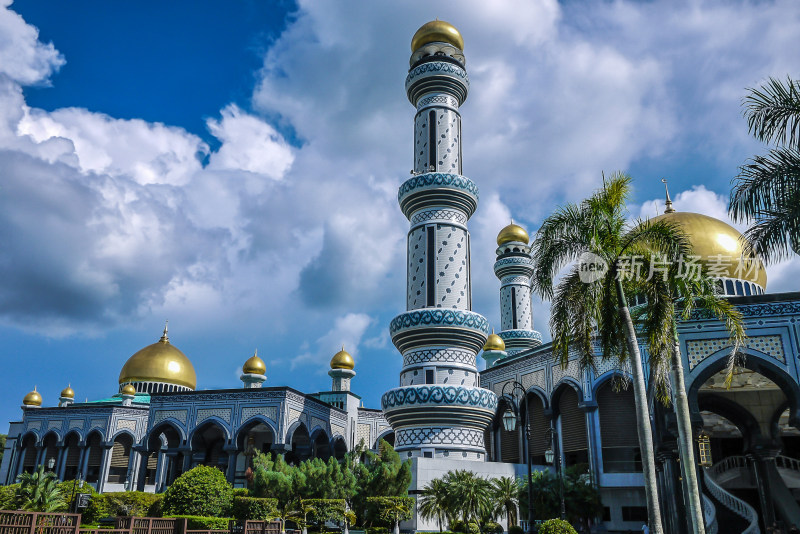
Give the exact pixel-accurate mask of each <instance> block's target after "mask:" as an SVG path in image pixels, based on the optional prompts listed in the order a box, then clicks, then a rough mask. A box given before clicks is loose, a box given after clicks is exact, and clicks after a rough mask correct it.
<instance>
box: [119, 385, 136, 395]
mask: <svg viewBox="0 0 800 534" xmlns="http://www.w3.org/2000/svg"><path fill="white" fill-rule="evenodd" d="M122 394H123V395H136V388H135V387H133V384H125V385H124V386H122Z"/></svg>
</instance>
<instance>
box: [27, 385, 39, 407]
mask: <svg viewBox="0 0 800 534" xmlns="http://www.w3.org/2000/svg"><path fill="white" fill-rule="evenodd" d="M22 404H24V405H25V406H41V405H42V396H41V395H39V392H38V391H36V387H35V386H34V388H33V391H31V392H30V393H28V394H27V395H25V397H24V398H23V399H22Z"/></svg>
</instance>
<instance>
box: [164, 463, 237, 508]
mask: <svg viewBox="0 0 800 534" xmlns="http://www.w3.org/2000/svg"><path fill="white" fill-rule="evenodd" d="M231 504H233V488H232V487H231V485H230V484H228V481H227V480H226V479H225V475H224V474H223V473H222V471H220V470H219V469H217V468H216V467H210V466H205V465H198V466H197V467H195V468H194V469H190V470H189V471H187V472H185V473H184V474H182V475H181V476H179V477H178V478H177V479H175V482H173V483H172V484H170V486H169V488H167V491H166V492H165V493H164V500H163V501H162V503H161V505H162V508H163V512H164V515H168V516H170V517H172V516H174V514H181V515H191V516H202V517H218V516H222V515H225V514H228V513H230V509H231Z"/></svg>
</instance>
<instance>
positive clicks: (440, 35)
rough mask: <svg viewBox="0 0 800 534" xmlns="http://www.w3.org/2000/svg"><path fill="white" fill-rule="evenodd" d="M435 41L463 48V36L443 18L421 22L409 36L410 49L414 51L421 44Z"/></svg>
mask: <svg viewBox="0 0 800 534" xmlns="http://www.w3.org/2000/svg"><path fill="white" fill-rule="evenodd" d="M436 42H442V43H450V44H451V45H453V46H455V47H456V48H458V49H459V50H464V38H463V37H461V33H460V32H459V31H458V30H457V29H456V28H455V26H453V25H452V24H450V23H449V22H445V21H443V20H432V21H430V22H427V23H425V24H423V25H422V26H421V27H420V29H418V30H417V33H415V34H414V37H412V38H411V51H412V52H416V51H417V50H418V49H419V48H420V47H421V46H424V45H426V44H428V43H436Z"/></svg>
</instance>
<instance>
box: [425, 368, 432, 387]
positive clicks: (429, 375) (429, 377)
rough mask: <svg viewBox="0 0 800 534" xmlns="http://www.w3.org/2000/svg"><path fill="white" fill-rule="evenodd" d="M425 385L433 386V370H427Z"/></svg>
mask: <svg viewBox="0 0 800 534" xmlns="http://www.w3.org/2000/svg"><path fill="white" fill-rule="evenodd" d="M425 383H426V384H433V383H434V378H433V369H425Z"/></svg>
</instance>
